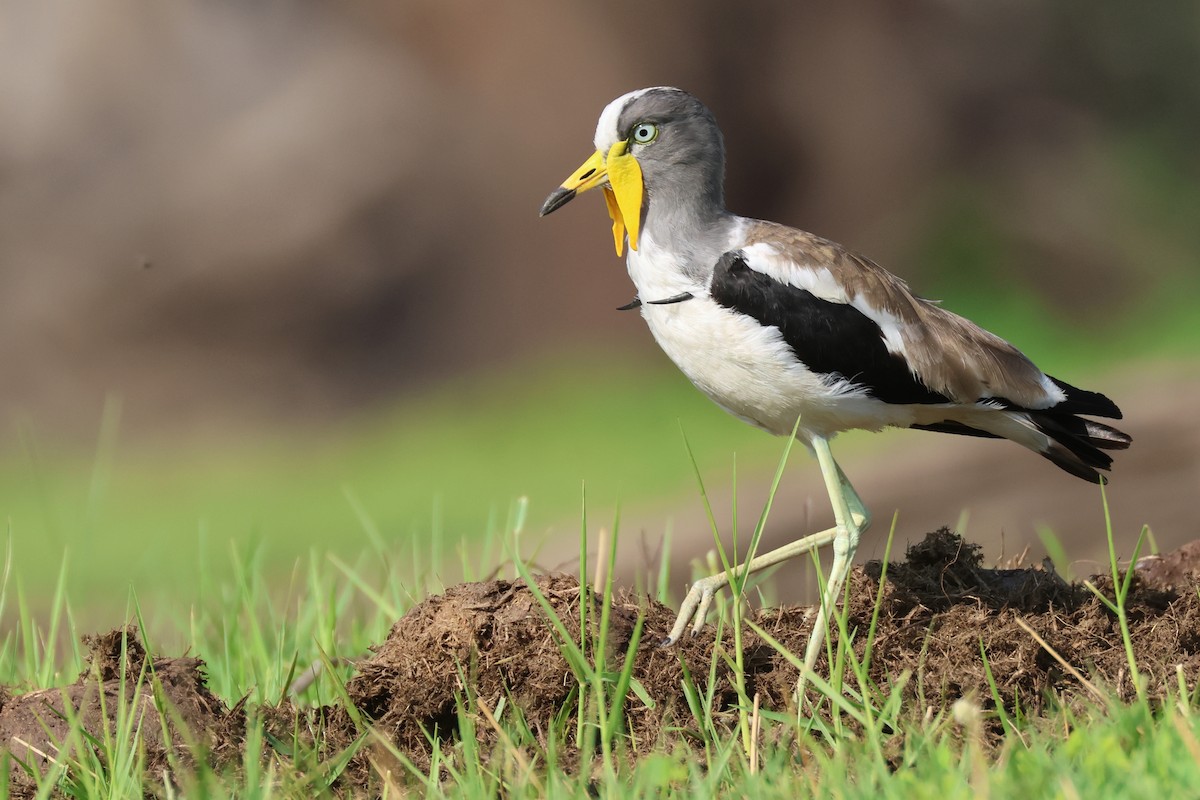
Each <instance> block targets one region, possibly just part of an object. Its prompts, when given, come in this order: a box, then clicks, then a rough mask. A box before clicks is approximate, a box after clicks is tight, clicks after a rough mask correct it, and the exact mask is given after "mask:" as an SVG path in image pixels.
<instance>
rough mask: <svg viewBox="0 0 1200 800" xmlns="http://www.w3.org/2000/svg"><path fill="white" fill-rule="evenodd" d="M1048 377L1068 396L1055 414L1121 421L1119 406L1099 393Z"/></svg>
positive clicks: (1057, 407) (1056, 409)
mask: <svg viewBox="0 0 1200 800" xmlns="http://www.w3.org/2000/svg"><path fill="white" fill-rule="evenodd" d="M1046 377H1048V378H1050V380H1052V381H1054V385H1055V386H1057V387H1058V388H1059V389H1062V390H1063V392H1064V393H1065V394H1066V395H1067V399H1066V400H1064V401H1062V402H1061V403H1059V404H1058V405H1056V406H1055V407H1054V413H1055V414H1084V415H1086V416H1089V417H1106V418H1107V419H1121V409H1119V408H1117V404H1116V403H1114V402H1113V401H1112V400H1109V399H1108V398H1107V397H1105V396H1104V395H1102V394H1100V393H1099V392H1089V391H1088V390H1087V389H1080V388H1079V387H1078V386H1072V385H1071V384H1069V383H1067V382H1066V381H1060V380H1059V379H1058V378H1055V377H1053V376H1051V375H1047V376H1046Z"/></svg>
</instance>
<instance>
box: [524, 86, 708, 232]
mask: <svg viewBox="0 0 1200 800" xmlns="http://www.w3.org/2000/svg"><path fill="white" fill-rule="evenodd" d="M595 144H596V152H595V153H593V154H592V156H591V158H589V159H588V160H587V161H585V162H584V163H583V165H582V166H581V167H580V168H579V169H577V170H575V172H574V173H572V174H571V176H570V177H569V178H567V179H566V180H565V181H563V184H562V185H561V186H560V187H559V188H557V189H555V190H554V191H553V192H551V193H550V196H549V197H547V198H546V202H545V203H543V204H542V210H541V216H545V215H546V214H549V213H550V212H551V211H554V210H555V209H558V208H560V207H562V206H563V205H565V204H566V203H568V202H569V201H571V200H573V199H574V198H575V196H576V195H577V194H580V193H582V192H586V191H588V190H589V189H595V188H596V187H600V188H601V189H602V190H603V191H604V201H605V204H606V205H607V206H608V215H609V216H610V217H611V218H612V222H613V240H614V243H615V245H616V248H617V255H618V256H619V255H621V253H622V252H623V249H624V245H625V237H626V234H628V237H629V247H630V248H631V249H633V250H637V249H638V235H639V233H640V231H641V226H642V219H643V216H644V215H645V213H646V210H647V207H648V205H649V203H650V202H651V198H662V199H663V200H664V201H665V202H669V203H673V204H686V205H689V206H690V205H692V204H694V203H697V202H700V203H706V204H707V203H715V205H716V207H717V208H723V207H724V188H723V187H724V171H725V145H724V143H723V141H722V138H721V131H720V129H719V128H718V127H717V122H716V120H715V119H714V118H713V115H712V112H710V111H709V110H708V109H707V108H705V106H704V104H703V103H701V102H700V101H699V100H697V99H696V98H695V97H693V96H692V95H690V94H688V93H687V92H685V91H683V90H681V89H673V88H671V87H668V86H658V87H654V88H651V89H639V90H637V91H635V92H630V93H629V94H626V95H622V96H621V97H618V98H617V99H616V100H613V101H612V102H611V103H609V104H608V106H607V107H606V108H605V109H604V112H603V113H602V114H601V115H600V121H599V122H598V123H597V124H596V139H595Z"/></svg>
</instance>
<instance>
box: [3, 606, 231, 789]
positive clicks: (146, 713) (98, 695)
mask: <svg viewBox="0 0 1200 800" xmlns="http://www.w3.org/2000/svg"><path fill="white" fill-rule="evenodd" d="M83 642H84V644H85V645H86V646H87V648H88V650H89V662H88V665H87V667H86V668H85V669H84V670H83V672H81V673H80V674H79V677H78V678H77V679H76V681H75V682H74V683H72V684H70V685H69V686H63V687H60V688H56V689H42V690H39V691H34V692H29V693H27V694H23V695H20V696H16V697H13V696H11V695H9V694H8V692H7V691H5V692H4V693H3V695H0V700H2V701H3V702H2V703H0V748H2V749H3V750H5V751H7V752H9V753H11V754H12V755H13V756H14V757H15V758H17V759H20V761H22V762H24V763H25V764H26V765H28V766H29V767H31V768H33V769H36V770H37V771H38V772H39V773H42V774H44V773H45V772H46V771H47V769H48V768H49V767H50V766H51V762H52V760H55V761H56V760H59V759H60V758H62V757H65V756H67V755H68V753H67V752H66V751H67V749H68V748H69V747H71V746H74V747H76V748H80V747H91V745H90V744H89V743H88V742H86V741H76V742H74V743H73V745H72V744H71V743H70V742H69V740H68V736H67V734H68V731H69V730H70V729H71V722H70V720H71V719H72V718H74V719H76V720H78V721H79V722H80V724H81V725H82V727H83V729H84V730H86V731H87V732H88V733H89V734H91V735H92V736H93V737H95V738H96V739H98V740H100V741H103V740H104V738H105V736H106V735H108V736H116V735H119V731H120V730H121V729H120V728H118V727H117V724H116V723H117V719H118V713H119V712H118V709H120V708H122V707H124V708H125V709H127V712H126V713H128V714H132V715H133V718H134V720H136V721H137V722H136V723H135V724H134V725H131V726H129V729H130V730H136V729H139V728H140V733H141V743H142V747H143V748H144V750H145V754H146V760H145V764H146V775H147V779H148V780H149V781H150V782H151V783H154V782H156V781H158V780H161V779H162V778H163V777H164V776H168V777H169V776H171V775H172V774H173V773H174V772H175V771H176V770H179V769H183V770H190V769H191V768H192V767H194V766H195V763H196V762H195V759H196V758H197V757H198V756H202V757H206V758H208V759H210V761H211V762H212V763H215V764H217V763H224V762H226V761H229V760H231V759H239V758H240V757H241V748H242V740H243V734H244V732H245V715H244V713H243V710H242V708H241V707H240V706H238V707H235V708H233V709H229V708H227V707H226V705H225V704H224V703H223V702H221V700H220V699H219V698H217V697H216V696H215V695H214V694H213V693H212V692H210V691H209V690H208V687H207V685H206V684H205V681H204V675H203V668H204V662H203V661H201V660H200V659H198V658H154V659H152V660H151V661H150V663H149V664H147V658H148V655H147V653H146V649H145V647H144V646H143V645H142V642H141V640H140V639H139V638H138V630H137V627H136V626H128V627H126V628H123V629H117V630H113V631H109V632H108V633H105V634H101V635H88V636H84V637H83ZM144 669H145V672H143V670H144ZM139 676H142V679H141V680H140V681H139ZM156 689H157V690H159V691H160V693H159V695H158V698H157V700H156V697H155V692H156ZM160 708H161V709H163V711H164V712H165V713H160ZM164 731H165V735H164ZM97 752H98V751H97ZM99 755H100V757H101V758H103V754H102V753H99ZM76 756H78V752H76ZM36 785H37V784H36V781H35V780H34V779H33V778H32V777H31V776H30V775H29V774H28V773H27V772H26V771H25V770H24V769H22V768H21V767H20V766H19V765H17V764H13V765H12V768H11V777H10V792H11V794H12V796H13V797H18V798H19V797H26V796H29V797H32V796H33V795H34V794H36Z"/></svg>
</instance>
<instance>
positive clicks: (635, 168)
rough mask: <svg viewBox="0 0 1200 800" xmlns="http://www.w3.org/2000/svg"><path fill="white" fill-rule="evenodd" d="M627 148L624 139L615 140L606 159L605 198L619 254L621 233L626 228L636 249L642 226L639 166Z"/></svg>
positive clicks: (640, 174)
mask: <svg viewBox="0 0 1200 800" xmlns="http://www.w3.org/2000/svg"><path fill="white" fill-rule="evenodd" d="M628 149H629V148H628V145H627V144H626V143H625V142H617V143H616V144H614V145H613V146H612V148H610V149H609V151H608V159H607V160H606V162H605V167H606V168H607V170H608V183H609V186H611V187H612V189H611V190H610V189H608V188H607V187H606V188H605V192H604V200H605V203H606V204H607V205H608V215H609V216H610V217H612V221H613V239H614V240H615V244H616V247H617V255H618V256H619V255H621V253H622V250H623V247H622V244H623V242H622V240H623V239H624V237H623V236H622V235H621V234H622V233H623V232H624V231H628V232H629V247H630V249H631V250H637V249H638V234H639V233H640V232H641V227H642V197H643V194H644V191H643V186H642V168H641V166H639V165H638V162H637V159H636V158H634V157H633V156H632V155H630V153H629V152H628ZM610 195H611V197H610Z"/></svg>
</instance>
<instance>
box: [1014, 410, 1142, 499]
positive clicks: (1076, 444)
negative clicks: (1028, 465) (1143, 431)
mask: <svg viewBox="0 0 1200 800" xmlns="http://www.w3.org/2000/svg"><path fill="white" fill-rule="evenodd" d="M1096 396H1097V397H1103V396H1102V395H1096ZM1105 400H1107V398H1105ZM1108 402H1109V403H1110V404H1111V401H1108ZM1062 405H1063V404H1061V403H1060V404H1059V405H1058V406H1055V408H1054V409H1053V410H1052V411H1040V412H1039V411H1033V412H1029V419H1030V421H1031V422H1033V424H1034V425H1035V426H1037V429H1038V430H1039V431H1041V432H1042V433H1044V434H1046V435H1047V436H1049V437H1050V439H1051V440H1053V443H1052V444H1051V446H1050V448H1049V449H1048V450H1046V451H1044V452H1043V453H1042V455H1043V456H1045V457H1046V458H1048V459H1050V460H1051V461H1053V462H1054V463H1055V464H1057V465H1058V466H1059V467H1061V468H1062V469H1064V470H1066V471H1067V472H1069V473H1071V474H1072V475H1076V476H1078V477H1080V478H1083V479H1084V480H1087V481H1091V482H1092V483H1100V482H1101V481H1102V480H1103V478H1102V476H1101V475H1100V473H1099V472H1097V470H1108V469H1109V468H1111V467H1112V462H1113V460H1112V456H1110V455H1108V454H1107V453H1105V452H1103V451H1104V450H1124V449H1125V448H1127V447H1129V445H1130V443H1131V442H1132V441H1133V438H1132V437H1131V436H1129V435H1128V434H1126V433H1123V432H1122V431H1119V430H1117V429H1116V428H1113V427H1110V426H1108V425H1103V424H1101V423H1099V422H1093V421H1092V420H1089V419H1081V418H1079V417H1077V416H1075V415H1074V414H1070V413H1067V414H1063V413H1059V409H1061V408H1062ZM1113 408H1114V409H1116V406H1115V405H1113ZM1091 413H1096V412H1094V411H1093V412H1091ZM1117 414H1118V416H1119V415H1120V412H1119V411H1118V412H1117Z"/></svg>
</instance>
